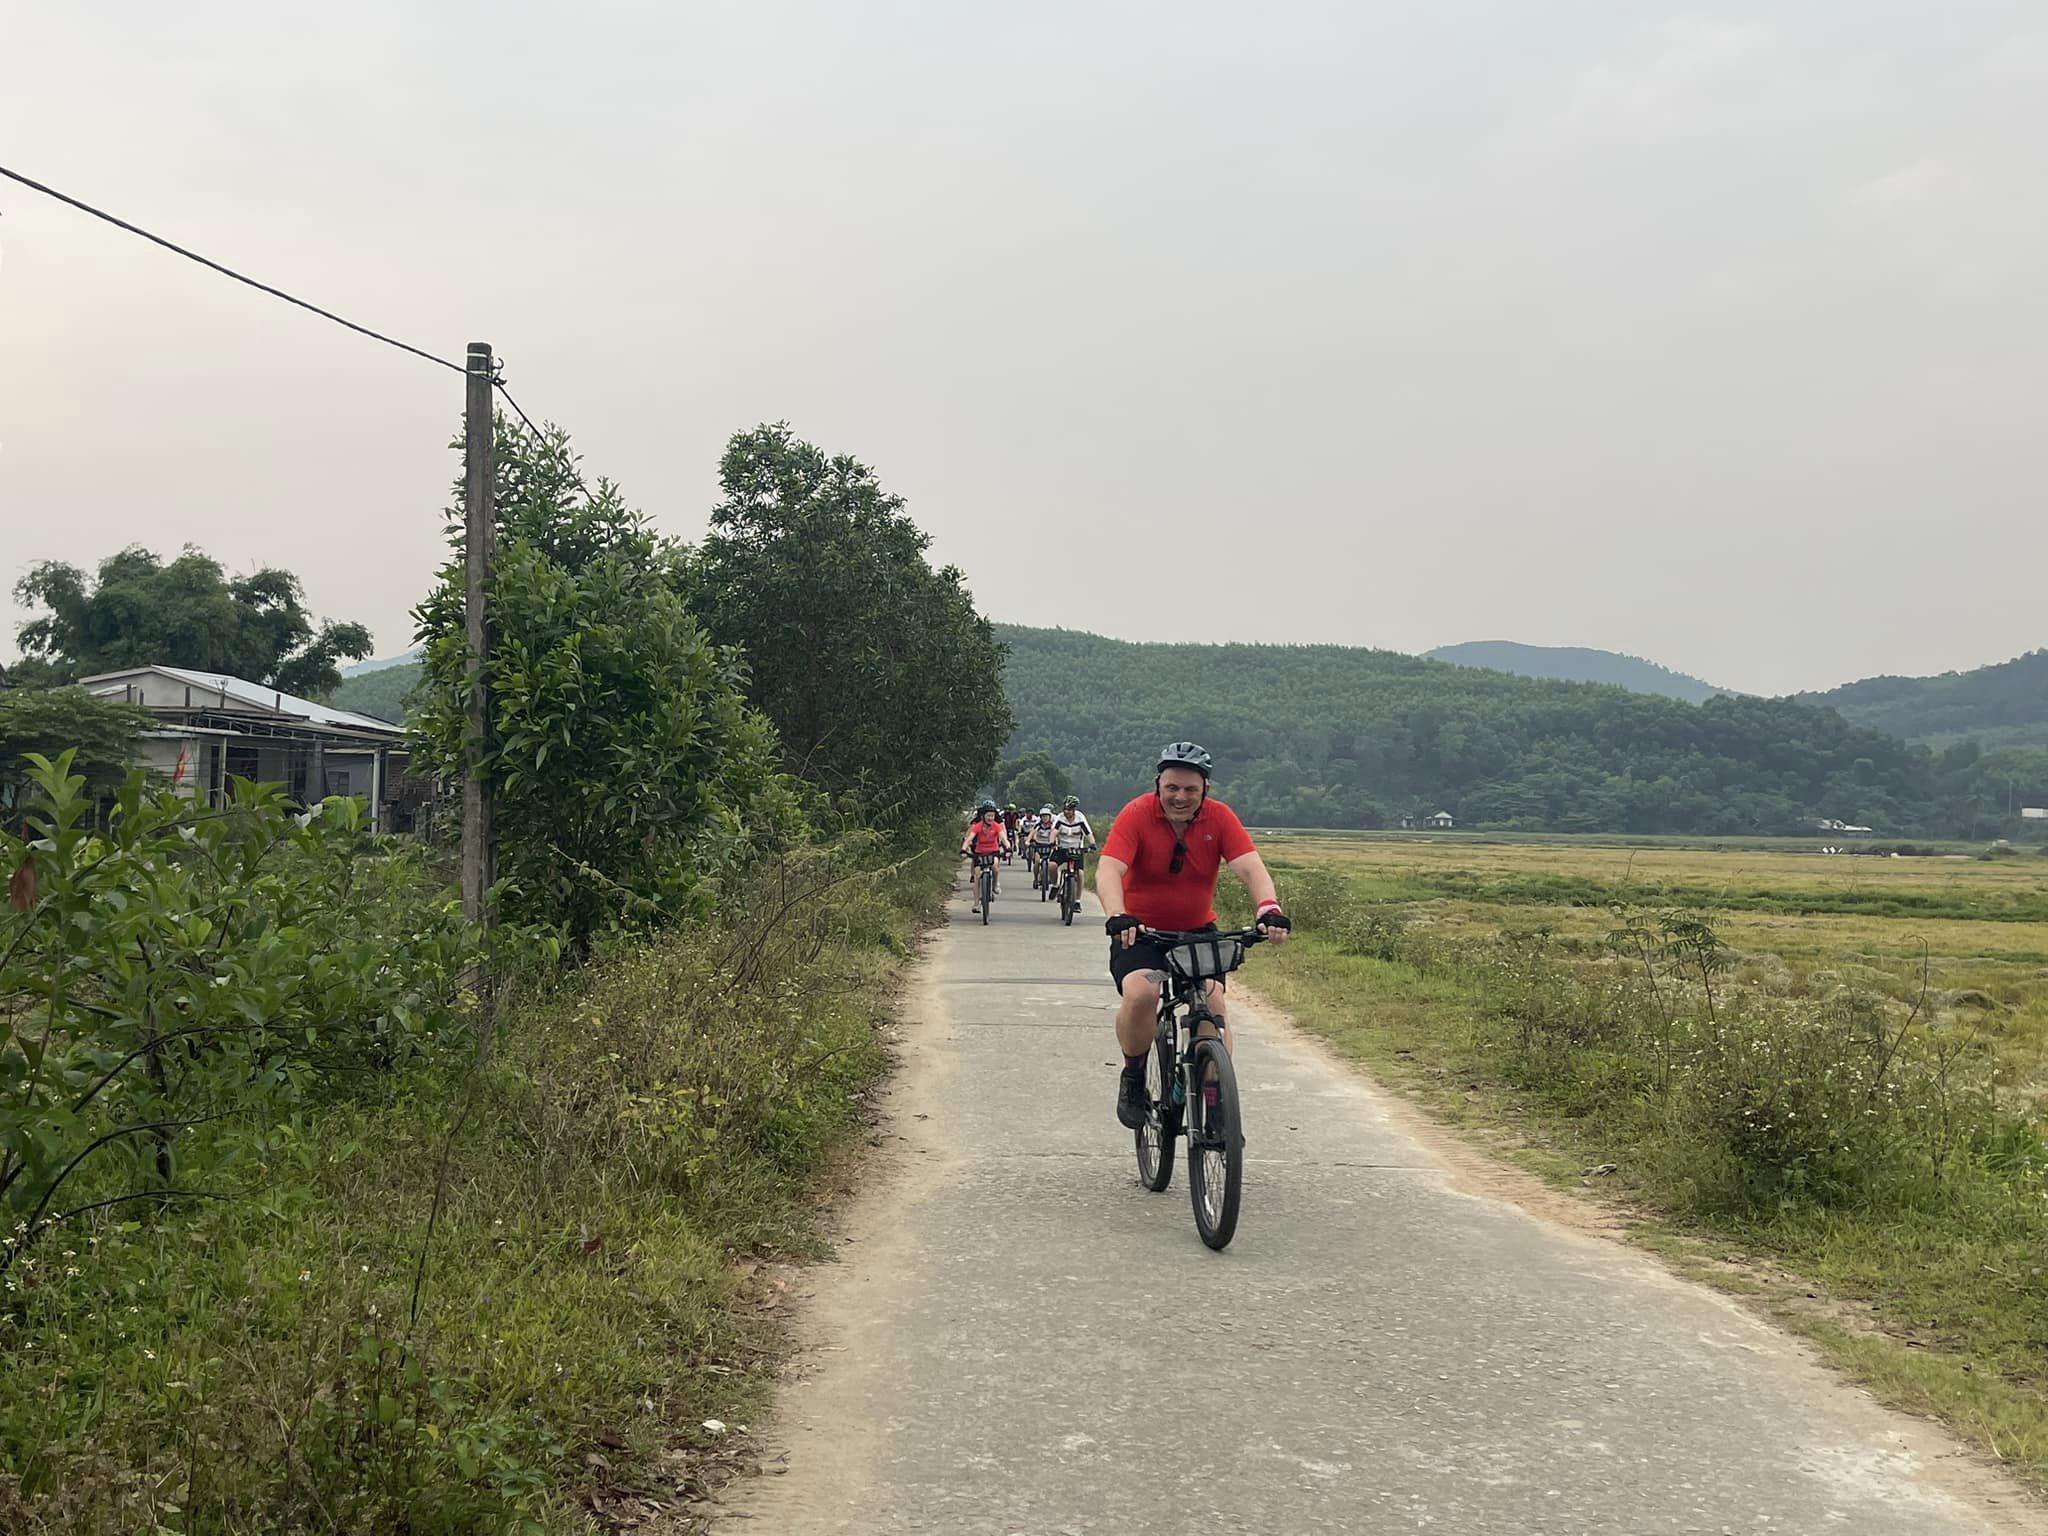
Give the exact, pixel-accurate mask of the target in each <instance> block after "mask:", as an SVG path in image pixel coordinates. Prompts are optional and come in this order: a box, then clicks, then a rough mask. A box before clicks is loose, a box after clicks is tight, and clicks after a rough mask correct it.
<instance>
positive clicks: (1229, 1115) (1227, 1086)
mask: <svg viewBox="0 0 2048 1536" xmlns="http://www.w3.org/2000/svg"><path fill="white" fill-rule="evenodd" d="M1138 937H1139V939H1140V940H1141V941H1145V942H1149V943H1153V944H1158V945H1160V946H1161V947H1162V948H1164V949H1165V951H1166V966H1167V968H1166V970H1164V971H1162V972H1160V973H1158V974H1159V976H1160V986H1159V1030H1158V1033H1157V1035H1156V1036H1155V1038H1154V1041H1153V1051H1152V1055H1151V1058H1150V1059H1149V1060H1148V1061H1147V1062H1146V1063H1145V1092H1146V1097H1147V1099H1148V1100H1149V1101H1150V1102H1149V1104H1148V1106H1147V1108H1146V1111H1145V1123H1144V1124H1143V1125H1141V1126H1139V1127H1138V1129H1137V1130H1136V1131H1135V1132H1133V1133H1132V1134H1133V1136H1134V1138H1135V1139H1136V1142H1137V1149H1138V1180H1139V1182H1140V1183H1142V1184H1143V1185H1144V1186H1145V1187H1146V1188H1147V1189H1149V1190H1151V1191H1152V1192H1153V1193H1154V1194H1158V1193H1160V1192H1162V1191H1163V1190H1164V1189H1165V1188H1166V1186H1167V1185H1169V1184H1171V1183H1172V1182H1173V1143H1174V1138H1176V1137H1178V1136H1181V1135H1183V1134H1184V1135H1185V1136H1186V1137H1187V1141H1188V1198H1189V1200H1190V1202H1191V1203H1192V1204H1193V1206H1194V1210H1195V1230H1196V1232H1198V1233H1199V1234H1200V1235H1201V1239H1202V1241H1203V1242H1204V1243H1206V1244H1207V1245H1208V1246H1209V1247H1211V1248H1215V1249H1219V1250H1220V1249H1222V1248H1225V1247H1227V1246H1229V1243H1230V1239H1231V1237H1232V1236H1233V1235H1234V1234H1235V1233H1236V1231H1237V1210H1238V1203H1239V1200H1240V1198H1241V1196H1242V1194H1243V1183H1244V1122H1243V1121H1242V1120H1241V1119H1240V1118H1239V1112H1238V1099H1237V1073H1236V1072H1235V1071H1234V1070H1233V1069H1232V1067H1231V1064H1230V1053H1229V1052H1228V1051H1226V1050H1225V1049H1224V1048H1223V1038H1222V1027H1221V1021H1220V1020H1218V1019H1217V1017H1216V1015H1215V1014H1214V1013H1213V1012H1211V1011H1210V1008H1209V1000H1208V996H1207V988H1206V986H1205V983H1207V982H1209V981H1213V980H1217V979H1220V978H1222V977H1224V976H1228V975H1229V974H1230V973H1231V972H1232V971H1234V970H1236V969H1237V968H1238V967H1239V966H1240V965H1242V964H1243V963H1244V955H1245V951H1246V950H1247V949H1249V948H1250V947H1251V946H1252V945H1254V944H1259V943H1263V942H1264V941H1265V937H1266V935H1265V933H1264V932H1263V931H1262V930H1260V929H1258V928H1255V927H1254V928H1234V929H1230V930H1228V931H1226V932H1222V933H1216V932H1209V933H1170V932H1161V931H1160V930H1158V929H1154V928H1140V929H1139V930H1138ZM1183 1014H1185V1015H1186V1020H1185V1039H1183V1028H1182V1025H1183V1021H1182V1015H1183ZM1204 1025H1207V1026H1208V1027H1209V1029H1210V1031H1211V1032H1210V1033H1208V1034H1203V1033H1202V1028H1203V1026H1204ZM1210 1088H1214V1089H1215V1099H1214V1102H1213V1103H1212V1102H1211V1101H1210V1098H1209V1095H1208V1093H1207V1092H1206V1090H1207V1089H1210ZM1184 1122H1185V1123H1184Z"/></svg>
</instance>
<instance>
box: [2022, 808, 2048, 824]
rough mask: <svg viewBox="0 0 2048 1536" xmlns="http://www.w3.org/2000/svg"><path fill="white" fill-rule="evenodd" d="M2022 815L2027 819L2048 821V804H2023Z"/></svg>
mask: <svg viewBox="0 0 2048 1536" xmlns="http://www.w3.org/2000/svg"><path fill="white" fill-rule="evenodd" d="M2020 815H2021V817H2023V818H2024V819H2025V820H2027V821H2048V805H2023V806H2021V807H2020Z"/></svg>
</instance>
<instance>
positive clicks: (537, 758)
mask: <svg viewBox="0 0 2048 1536" xmlns="http://www.w3.org/2000/svg"><path fill="white" fill-rule="evenodd" d="M496 464H497V478H498V484H497V508H498V541H499V543H498V558H497V564H496V567H495V570H494V572H493V576H492V584H491V605H492V613H493V626H494V628H493V654H492V656H491V660H490V664H489V666H488V667H487V669H486V675H485V681H486V685H487V687H488V689H489V694H490V712H491V740H490V743H489V746H488V749H487V751H486V752H485V754H484V758H483V766H484V771H485V772H486V773H487V774H488V775H489V777H490V778H491V780H492V781H493V783H494V784H495V786H496V796H497V826H496V840H497V846H498V874H499V878H500V879H501V881H503V882H504V886H503V892H502V907H501V910H502V911H503V912H504V913H505V914H506V915H507V916H509V917H510V918H512V919H513V920H515V921H522V922H535V923H545V924H549V925H561V926H562V927H563V928H565V929H566V931H567V932H568V933H569V935H570V936H571V938H572V939H573V940H574V941H575V942H576V943H577V944H579V945H582V944H586V943H587V942H588V940H589V938H590V936H591V935H592V934H594V933H596V932H597V931H598V930H600V929H602V928H606V927H610V926H616V925H621V924H624V925H630V926H642V927H644V926H655V925H660V924H663V923H668V922H673V921H675V920H677V919H678V918H681V917H683V916H689V915H698V916H701V915H703V914H705V913H707V912H709V911H710V909H711V906H712V904H713V902H714V900H715V896H716V891H715V887H714V885H713V884H712V883H710V882H711V881H712V880H714V879H715V878H716V877H718V876H720V875H723V874H726V873H729V872H732V871H736V870H738V869H740V868H742V867H743V866H744V864H745V863H746V861H747V859H748V858H749V857H751V856H752V854H753V853H754V852H756V851H757V850H758V849H759V848H761V847H763V846H772V845H774V844H775V843H777V842H778V841H780V840H783V839H786V838H789V837H792V836H795V835H797V834H799V833H800V832H801V831H802V828H803V820H802V817H801V814H800V812H799V810H798V806H797V801H796V797H795V796H794V794H793V793H792V790H791V788H790V786H789V784H788V783H787V781H786V780H784V778H783V777H782V776H781V775H780V774H779V773H778V772H777V770H776V766H775V763H776V746H775V735H774V730H773V728H772V727H771V726H770V725H769V724H768V722H767V721H766V720H765V719H764V718H763V717H762V716H760V715H758V714H756V713H755V712H754V711H753V710H751V709H749V708H748V707H747V704H746V700H745V697H744V695H743V693H742V692H741V689H742V686H743V684H744V681H745V673H744V670H743V668H742V666H741V663H740V661H739V659H738V658H737V656H736V655H735V654H734V653H733V652H731V651H729V650H726V649H724V648H721V647H720V646H718V645H715V644H714V643H713V642H712V641H711V640H710V639H709V638H708V637H707V636H706V634H705V633H704V631H703V630H702V629H700V628H699V627H698V625H697V623H696V621H695V620H694V619H693V618H692V617H691V615H690V612H689V610H688V609H687V608H686V607H685V606H684V603H683V599H682V596H681V593H680V588H681V569H680V565H681V560H682V552H681V550H680V549H679V548H678V547H677V546H676V545H674V544H672V543H669V542H668V541H665V540H663V539H661V538H659V537H657V536H656V535H655V533H654V532H653V530H652V529H651V528H650V527H649V525H648V522H647V519H646V518H645V517H643V516H642V515H641V514H640V513H638V512H636V511H634V510H633V509H631V508H629V507H628V506H626V504H625V503H624V501H623V500H622V499H621V498H620V496H619V493H618V491H617V489H616V487H614V486H613V485H611V484H610V482H607V481H600V482H599V484H598V487H597V489H596V490H595V491H594V492H586V491H585V490H584V489H583V487H582V486H581V484H580V483H579V482H578V480H577V478H576V476H575V471H574V461H573V459H572V457H571V455H570V452H569V447H568V440H567V438H566V436H565V435H564V434H562V433H560V432H559V431H554V432H551V433H550V434H549V435H548V436H546V437H541V438H536V437H535V436H534V435H533V434H531V433H528V432H525V431H523V430H521V429H518V428H515V427H512V426H511V425H510V424H509V423H506V422H504V421H502V420H501V421H500V422H499V425H498V447H497V458H496ZM450 544H451V546H452V548H453V549H454V551H455V552H454V554H453V556H452V557H451V558H450V560H449V561H448V563H447V564H446V565H444V566H443V567H442V570H441V574H440V580H439V582H438V584H437V585H436V587H435V589H434V591H433V592H432V593H431V594H430V595H429V596H428V597H427V599H426V600H425V601H424V602H423V603H421V605H420V607H419V609H418V611H417V618H418V621H419V638H420V641H421V642H422V646H423V656H422V660H423V666H424V673H423V676H422V678H421V681H420V684H419V688H418V691H417V692H416V693H415V694H414V696H413V713H412V715H411V718H410V721H409V726H410V729H411V733H412V737H413V740H414V743H415V756H414V763H415V766H416V768H424V769H425V770H426V771H428V772H431V773H434V774H437V775H438V776H440V777H441V778H443V779H444V780H448V781H454V780H457V779H459V778H460V777H461V776H462V773H463V766H464V764H463V753H464V741H465V723H464V704H465V697H466V690H467V678H468V669H469V659H470V658H469V647H468V642H467V640H466V638H465V635H464V629H463V565H462V555H461V532H460V529H459V527H451V530H450Z"/></svg>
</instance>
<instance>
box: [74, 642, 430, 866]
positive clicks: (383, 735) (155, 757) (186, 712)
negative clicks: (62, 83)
mask: <svg viewBox="0 0 2048 1536" xmlns="http://www.w3.org/2000/svg"><path fill="white" fill-rule="evenodd" d="M80 686H81V687H83V688H84V689H85V690H86V691H87V692H89V693H91V694H92V695H93V696H94V697H95V698H100V699H105V700H106V701H107V702H108V703H111V704H139V705H141V706H142V708H144V709H146V710H148V711H149V712H150V713H151V714H152V715H154V716H156V718H157V728H156V729H155V730H152V731H145V732H144V733H143V735H142V738H141V740H140V741H139V742H138V743H137V751H138V756H139V759H140V761H141V764H142V766H143V767H144V768H145V769H147V770H148V771H149V772H150V774H151V775H152V776H153V777H155V778H157V779H158V780H160V781H162V782H164V783H167V784H169V785H170V786H171V787H172V788H174V789H176V790H178V791H179V792H180V793H182V794H186V795H189V796H191V797H193V798H194V799H200V800H204V801H205V802H206V803H207V804H209V805H219V804H221V803H222V802H223V801H224V800H225V799H226V798H227V794H228V779H229V778H230V777H231V776H232V777H236V778H243V779H251V780H255V781H256V782H258V783H265V784H282V785H283V786H284V788H285V793H286V794H287V795H289V796H290V797H291V798H292V799H293V800H295V801H297V802H298V803H299V804H301V805H312V804H316V803H318V802H319V801H321V800H324V799H325V798H326V797H327V796H329V795H354V796H357V797H358V798H360V799H362V800H364V801H366V802H368V804H369V807H370V822H371V825H372V827H373V828H374V829H375V830H377V831H379V832H409V831H413V830H415V817H416V816H417V815H418V813H419V812H420V811H421V810H422V808H423V807H424V806H425V805H426V804H428V803H429V802H431V800H432V798H433V794H432V787H431V786H430V785H427V784H424V783H423V782H421V781H420V780H417V779H414V778H412V777H411V776H410V775H409V774H408V773H407V769H408V767H409V766H410V762H411V755H410V754H409V753H408V752H407V750H406V746H405V730H404V727H402V726H396V725H393V724H392V723H391V722H390V721H388V720H379V719H376V718H375V717H374V716H371V715H358V714H355V713H354V712H352V711H350V710H346V709H330V708H329V707H328V706H326V705H325V704H315V703H314V702H313V701H312V700H311V699H302V698H298V697H297V696H295V695H293V694H289V693H281V692H279V691H278V690H277V689H275V688H265V687H264V686H263V685H262V684H260V683H252V682H250V681H248V680H247V679H246V678H240V677H224V676H221V675H219V674H217V673H207V672H193V671H189V670H187V669H186V668H184V667H165V666H146V667H128V668H125V669H123V670H122V671H119V672H102V673H99V674H98V675H97V676H94V677H88V678H85V679H83V680H82V681H81V683H80Z"/></svg>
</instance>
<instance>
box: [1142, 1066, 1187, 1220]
mask: <svg viewBox="0 0 2048 1536" xmlns="http://www.w3.org/2000/svg"><path fill="white" fill-rule="evenodd" d="M1173 1084H1174V1063H1173V1055H1172V1052H1171V1051H1169V1050H1168V1048H1167V1044H1166V1038H1165V1036H1164V1035H1161V1037H1160V1038H1159V1040H1158V1041H1157V1042H1155V1043H1154V1045H1153V1047H1152V1056H1151V1059H1150V1060H1148V1061H1147V1062H1146V1063H1145V1095H1146V1097H1147V1098H1149V1099H1150V1100H1151V1101H1152V1104H1151V1108H1149V1109H1148V1110H1146V1112H1145V1123H1144V1124H1143V1125H1141V1126H1139V1127H1138V1129H1137V1131H1136V1132H1135V1133H1134V1134H1135V1135H1136V1137H1137V1141H1138V1182H1139V1183H1140V1184H1143V1185H1144V1186H1145V1187H1146V1188H1147V1189H1149V1190H1151V1191H1152V1193H1153V1194H1155V1195H1156V1194H1158V1193H1159V1192H1160V1191H1161V1190H1163V1189H1165V1188H1166V1186H1167V1185H1169V1184H1171V1183H1172V1182H1173V1138H1174V1135H1175V1133H1176V1132H1177V1131H1178V1130H1179V1129H1180V1111H1179V1110H1177V1109H1175V1108H1174V1106H1173V1102H1172V1093H1173Z"/></svg>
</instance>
